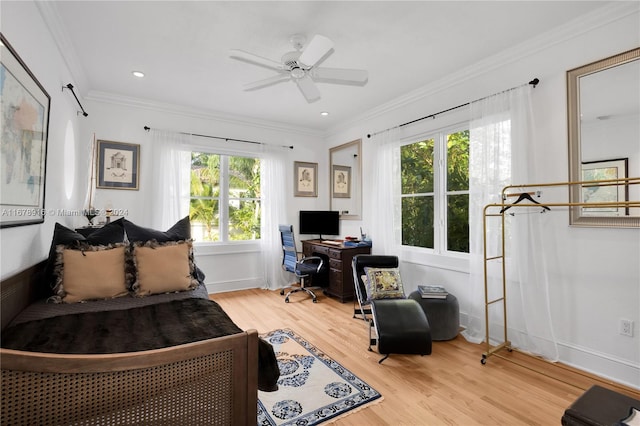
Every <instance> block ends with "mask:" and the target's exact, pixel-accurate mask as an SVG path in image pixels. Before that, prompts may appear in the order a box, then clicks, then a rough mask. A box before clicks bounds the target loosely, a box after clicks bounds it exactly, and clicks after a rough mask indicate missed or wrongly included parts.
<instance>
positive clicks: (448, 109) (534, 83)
mask: <svg viewBox="0 0 640 426" xmlns="http://www.w3.org/2000/svg"><path fill="white" fill-rule="evenodd" d="M538 83H540V80H539V79H537V78H534V79H533V80H531V81H530V82H529V84H530V85H532V86H533V87H536V86H537V85H538ZM513 89H515V87H514V88H512V89H509V90H513ZM505 92H507V90H505ZM482 99H485V98H480V99H476V100H475V101H473V102H477V101H480V100H482ZM470 104H471V102H467V103H465V104H461V105H458V106H454V107H452V108H447V109H444V110H442V111H438V112H435V113H433V114H429V115H425V116H424V117H420V118H416V119H415V120H411V121H407V122H406V123H402V124H399V125H397V126H394V127H389V128H388V129H385V130H380V131H379V132H375V133H369V134H367V138H371V136H375V135H378V134H380V133H382V132H386V131H387V130H391V129H395V128H399V127H404V126H408V125H409V124H413V123H416V122H418V121H422V120H426V119H427V118H436V116H438V115H440V114H444V113H445V112H449V111H453V110H456V109H458V108H462V107H466V106H467V105H470Z"/></svg>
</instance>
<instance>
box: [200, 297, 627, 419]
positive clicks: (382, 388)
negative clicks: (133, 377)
mask: <svg viewBox="0 0 640 426" xmlns="http://www.w3.org/2000/svg"><path fill="white" fill-rule="evenodd" d="M316 294H318V303H312V302H311V299H310V298H309V297H308V296H306V295H303V294H302V293H297V294H295V295H292V296H291V302H290V303H284V300H283V296H280V293H279V291H268V290H259V289H252V290H243V291H237V292H229V293H219V294H213V295H211V296H210V297H211V299H213V300H215V301H217V302H218V303H219V304H220V305H221V306H222V307H223V308H224V309H225V311H226V312H227V313H228V314H229V316H230V317H231V318H232V319H233V320H234V321H235V322H236V324H237V325H238V326H239V327H241V328H243V329H249V328H253V329H256V330H258V332H259V333H265V332H268V331H271V330H274V329H277V328H290V329H292V330H294V331H295V332H296V333H298V334H299V335H301V336H302V337H304V338H305V339H306V340H308V341H310V342H312V343H313V344H314V345H316V346H317V347H319V348H320V349H321V350H322V351H324V352H325V353H326V354H327V355H329V356H331V357H332V358H333V359H335V360H336V361H338V362H339V363H340V364H342V365H343V366H344V367H346V368H347V369H349V370H350V371H351V372H353V373H354V374H356V375H357V376H359V377H360V378H361V379H363V380H364V381H365V382H367V383H368V384H369V385H371V386H373V387H374V388H375V389H376V390H377V391H378V392H380V393H381V394H382V396H383V400H382V401H381V402H379V403H374V404H372V405H369V406H368V407H366V408H365V409H362V410H360V411H357V412H355V413H353V414H351V415H348V416H346V417H343V418H340V419H338V420H337V421H336V423H335V424H337V425H353V426H356V425H357V426H360V425H559V424H560V419H561V417H562V414H563V413H564V410H565V409H566V408H567V407H568V406H569V405H571V403H572V402H573V401H574V400H575V399H577V398H578V397H579V396H580V395H581V394H582V393H583V392H584V390H586V389H588V388H589V387H590V386H591V385H592V384H599V385H601V386H603V387H608V388H611V389H615V390H617V391H619V392H622V393H626V394H628V395H631V396H632V397H634V398H637V399H640V392H637V391H635V390H634V389H629V388H625V387H623V386H620V385H617V384H615V383H612V382H608V381H606V380H602V379H599V378H597V377H594V376H592V375H588V374H585V373H583V372H580V371H579V370H575V369H572V368H569V367H566V366H562V365H555V364H550V363H548V362H545V361H542V360H539V359H536V358H534V357H530V356H527V355H525V354H522V353H519V352H517V351H514V352H508V351H501V352H499V353H498V354H497V355H494V356H491V357H490V358H489V359H488V360H487V364H486V365H482V364H481V363H480V359H481V358H482V352H483V351H484V350H485V346H484V345H475V344H471V343H469V342H467V341H466V340H465V339H464V338H463V337H461V336H458V337H457V338H456V339H454V340H451V341H447V342H433V352H432V354H431V355H429V356H422V357H421V356H419V355H395V354H392V355H391V356H390V357H389V358H388V359H387V360H386V361H384V363H382V364H378V360H379V359H380V355H379V354H378V353H377V352H369V351H368V350H367V347H368V346H367V336H368V335H367V328H366V324H365V322H364V321H362V320H358V319H354V318H352V316H353V315H352V314H353V305H352V304H351V303H344V304H342V303H339V302H337V301H336V300H333V299H331V298H328V297H326V296H324V295H322V294H321V293H319V292H318V293H316ZM516 363H517V364H516Z"/></svg>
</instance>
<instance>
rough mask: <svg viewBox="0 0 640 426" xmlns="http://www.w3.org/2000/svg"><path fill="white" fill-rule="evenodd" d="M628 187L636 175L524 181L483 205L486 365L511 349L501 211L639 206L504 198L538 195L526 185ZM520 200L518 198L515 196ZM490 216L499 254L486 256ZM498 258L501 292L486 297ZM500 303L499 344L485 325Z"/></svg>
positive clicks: (636, 204)
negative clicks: (497, 222) (497, 224)
mask: <svg viewBox="0 0 640 426" xmlns="http://www.w3.org/2000/svg"><path fill="white" fill-rule="evenodd" d="M621 185H624V186H628V185H640V177H632V178H621V179H607V180H593V181H574V182H552V183H537V184H525V185H508V186H505V187H504V188H503V189H502V197H501V200H502V202H501V203H494V204H487V205H485V207H484V210H483V254H484V303H485V318H484V319H485V341H486V351H485V352H484V353H483V354H482V359H481V360H480V362H481V363H482V364H486V362H487V358H488V357H490V356H491V355H494V354H496V353H497V352H499V351H501V350H502V349H507V350H508V351H510V352H511V351H513V350H514V348H512V347H511V342H510V341H509V336H508V331H507V330H508V328H507V294H506V288H507V279H506V277H507V275H506V262H505V251H506V239H505V215H506V214H509V213H505V211H506V210H507V209H509V208H521V207H529V208H530V207H541V208H546V209H547V210H548V209H550V208H551V207H569V208H584V207H587V208H589V207H591V208H594V207H601V208H607V207H608V208H640V200H637V201H636V200H634V201H629V200H626V201H608V202H553V203H545V202H538V201H534V204H531V203H525V204H519V203H507V202H505V201H506V200H507V199H509V198H511V197H522V195H524V194H526V195H529V196H531V195H536V196H540V195H541V191H540V190H538V191H532V192H528V189H529V188H538V189H540V188H549V187H562V186H564V187H567V188H568V189H572V188H573V187H574V186H581V187H583V188H589V187H594V186H621ZM514 189H519V190H520V191H523V190H524V192H514ZM519 201H520V198H519ZM496 209H499V210H498V212H497V213H496V212H494V211H495V210H496ZM492 217H499V218H501V248H500V250H501V253H499V254H497V255H492V256H490V255H489V254H488V253H487V220H488V219H489V218H492ZM638 223H639V224H640V216H639V217H638ZM496 260H500V261H501V262H502V286H501V291H502V294H499V295H498V297H495V298H493V299H491V300H489V288H488V287H489V280H488V278H489V276H488V265H489V263H490V262H492V261H496ZM500 303H502V312H503V318H504V326H503V336H502V339H497V341H502V343H500V344H498V345H495V346H494V345H492V344H491V336H490V329H491V327H490V324H489V307H490V306H492V305H494V304H500Z"/></svg>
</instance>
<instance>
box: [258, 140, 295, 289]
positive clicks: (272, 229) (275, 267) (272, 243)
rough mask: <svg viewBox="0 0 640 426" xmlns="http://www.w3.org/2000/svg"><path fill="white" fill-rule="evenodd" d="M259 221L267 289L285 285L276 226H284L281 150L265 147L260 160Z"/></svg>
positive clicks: (284, 180) (283, 161)
mask: <svg viewBox="0 0 640 426" xmlns="http://www.w3.org/2000/svg"><path fill="white" fill-rule="evenodd" d="M260 183H261V188H260V191H261V192H262V221H261V225H260V244H261V252H262V260H263V270H264V277H265V283H266V288H269V289H271V290H275V289H278V288H281V287H283V286H285V285H286V284H288V279H289V278H290V274H289V273H288V272H285V271H284V270H283V269H282V266H281V265H282V243H281V241H280V231H279V230H278V225H280V224H286V220H287V196H286V188H288V185H287V183H286V174H285V158H284V155H283V153H282V148H280V147H274V148H271V147H266V146H265V152H264V156H263V157H262V161H261V170H260Z"/></svg>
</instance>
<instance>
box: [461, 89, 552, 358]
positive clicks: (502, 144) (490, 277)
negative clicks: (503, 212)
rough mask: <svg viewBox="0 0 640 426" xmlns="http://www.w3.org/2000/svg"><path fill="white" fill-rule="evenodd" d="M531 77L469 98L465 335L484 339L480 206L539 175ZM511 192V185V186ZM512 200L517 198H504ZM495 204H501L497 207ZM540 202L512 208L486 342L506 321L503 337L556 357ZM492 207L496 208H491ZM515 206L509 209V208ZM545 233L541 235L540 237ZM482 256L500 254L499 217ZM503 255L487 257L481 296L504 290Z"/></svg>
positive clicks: (497, 336)
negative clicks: (517, 84) (515, 85)
mask: <svg viewBox="0 0 640 426" xmlns="http://www.w3.org/2000/svg"><path fill="white" fill-rule="evenodd" d="M531 91H532V88H531V87H530V86H529V85H525V86H521V87H518V88H515V89H512V90H509V91H505V92H502V93H499V94H496V95H493V96H490V97H487V98H484V99H481V100H479V101H476V102H472V103H471V108H470V109H471V123H470V144H471V145H470V155H469V159H470V160H469V175H470V179H469V188H470V197H469V226H470V243H471V246H470V271H471V274H470V287H471V289H470V300H471V303H470V306H468V307H467V312H468V323H467V328H466V330H465V331H464V332H463V335H464V336H465V337H466V338H467V339H468V340H470V341H472V342H476V343H480V342H482V341H485V340H486V321H485V287H484V286H485V282H484V276H485V275H484V274H485V271H484V256H485V254H484V244H485V240H484V233H485V232H484V231H483V226H484V225H483V222H484V219H483V209H484V206H485V205H487V204H491V203H500V202H501V200H500V194H501V191H502V188H503V187H504V186H507V185H511V184H527V183H535V182H538V181H539V180H537V178H538V176H537V175H536V165H535V163H534V161H533V159H534V150H533V146H534V144H535V142H536V140H535V137H534V135H533V129H534V124H533V115H532V109H531ZM515 191H516V192H517V190H515ZM509 201H511V202H513V201H515V199H510V200H507V202H509ZM498 211H499V210H498ZM541 211H542V209H540V208H528V207H527V208H512V209H511V211H510V212H509V213H510V214H509V215H508V216H507V221H506V225H505V232H506V234H505V235H506V236H507V243H506V245H507V248H506V250H505V253H504V254H505V262H506V263H505V270H506V279H507V284H506V286H507V290H506V300H507V318H504V315H503V310H502V306H503V305H502V303H494V304H491V305H490V307H489V309H488V319H489V325H490V333H489V335H490V343H491V344H492V345H496V344H499V343H502V341H503V338H504V331H503V330H504V329H503V326H504V321H505V320H506V321H507V324H508V333H507V338H508V339H509V340H510V341H511V343H512V345H513V346H514V347H517V348H519V349H521V350H525V351H528V352H532V353H535V354H537V355H542V356H544V357H546V358H549V359H551V360H556V359H557V358H558V354H557V345H556V341H555V336H554V335H553V326H552V323H551V315H550V310H549V292H548V288H549V287H548V286H549V282H548V273H547V266H548V262H549V261H550V256H547V254H548V253H551V252H552V249H553V247H554V246H555V244H554V243H553V242H552V241H548V236H545V234H544V232H543V229H544V228H545V226H546V225H545V222H546V220H547V219H548V215H546V216H545V215H543V214H540V212H541ZM492 212H493V213H497V211H495V210H492ZM512 214H513V215H512ZM543 237H545V238H546V239H547V241H545V238H543ZM486 250H487V257H492V256H499V255H501V254H502V247H501V220H500V217H488V218H487V222H486ZM501 262H502V261H501V260H499V259H498V260H490V261H488V263H487V271H486V274H487V288H488V291H487V299H488V300H495V299H497V298H499V297H501V296H502V264H501Z"/></svg>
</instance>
